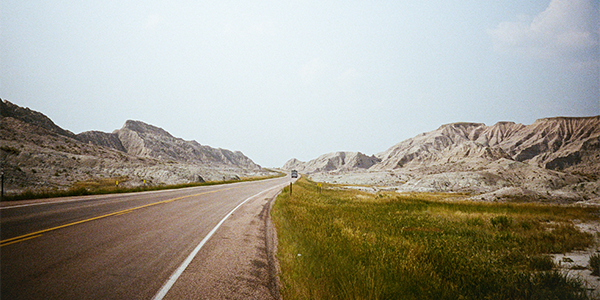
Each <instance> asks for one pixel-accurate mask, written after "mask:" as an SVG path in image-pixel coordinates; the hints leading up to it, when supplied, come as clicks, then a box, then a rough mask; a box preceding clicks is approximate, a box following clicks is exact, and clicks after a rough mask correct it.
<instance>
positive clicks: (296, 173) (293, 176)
mask: <svg viewBox="0 0 600 300" xmlns="http://www.w3.org/2000/svg"><path fill="white" fill-rule="evenodd" d="M292 178H298V171H296V170H292Z"/></svg>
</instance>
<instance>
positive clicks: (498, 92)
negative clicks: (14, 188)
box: [0, 0, 600, 167]
mask: <svg viewBox="0 0 600 300" xmlns="http://www.w3.org/2000/svg"><path fill="white" fill-rule="evenodd" d="M599 15H600V4H599V1H598V0H552V1H550V0H544V1H537V0H529V1H514V0H498V1H481V0H460V1H459V0H454V1H451V0H438V1H414V0H410V1H400V0H392V1H324V0H319V1H308V0H298V1H293V0H292V1H280V0H277V1H260V2H258V1H178V0H171V1H128V0H116V1H112V0H103V1H79V0H72V1H70V0H64V1H59V0H56V1H35V0H31V1H23V0H18V1H17V0H3V1H0V22H1V23H0V26H1V27H0V68H1V72H0V80H1V82H0V97H1V98H2V99H7V100H9V101H11V102H13V103H15V104H17V105H20V106H26V107H29V108H31V109H34V110H37V111H41V112H42V113H44V114H46V115H48V116H49V117H50V118H51V119H52V120H53V121H54V122H55V123H57V124H58V125H59V126H61V127H63V128H65V129H68V130H71V131H73V132H75V133H79V132H82V131H87V130H101V131H106V132H112V131H113V130H114V129H118V128H121V126H122V125H123V124H124V123H125V120H127V119H134V120H141V121H144V122H146V123H150V124H152V125H155V126H158V127H162V128H164V129H165V130H167V131H169V132H170V133H171V134H173V135H174V136H177V137H181V138H184V139H186V140H196V141H198V142H199V143H201V144H206V145H210V146H212V147H219V148H226V149H231V150H240V151H242V152H243V153H244V154H246V155H247V156H249V157H250V158H251V159H253V160H254V161H255V162H256V163H258V164H260V165H262V166H267V167H268V166H275V167H277V166H281V165H283V164H284V163H285V162H286V161H287V160H288V159H290V158H293V157H295V158H298V159H300V160H310V159H313V158H316V157H317V156H319V155H321V154H324V153H328V152H334V151H342V150H347V151H361V152H363V153H366V154H375V153H378V152H382V151H385V150H386V149H387V148H389V147H391V146H392V145H394V144H396V143H398V142H400V141H402V140H405V139H407V138H410V137H413V136H415V135H417V134H419V133H421V132H425V131H431V130H434V129H436V128H438V127H439V126H440V125H442V124H445V123H451V122H458V121H471V122H481V123H486V124H487V125H493V124H494V123H496V122H498V121H515V122H517V123H523V124H531V123H532V122H533V121H535V120H536V119H538V118H544V117H552V116H590V115H600V100H599V99H600V90H599V86H600V75H599V68H600V47H599V35H600V25H599V18H600V17H599Z"/></svg>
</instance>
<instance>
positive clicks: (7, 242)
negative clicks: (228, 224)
mask: <svg viewBox="0 0 600 300" xmlns="http://www.w3.org/2000/svg"><path fill="white" fill-rule="evenodd" d="M234 188H237V187H230V188H225V189H220V190H214V191H208V192H202V193H198V194H193V195H187V196H181V197H177V198H172V199H167V200H163V201H159V202H154V203H149V204H145V205H141V206H137V207H133V208H128V209H124V210H120V211H116V212H112V213H108V214H105V215H101V216H97V217H92V218H89V219H84V220H80V221H76V222H72V223H68V224H64V225H59V226H56V227H51V228H47V229H43V230H39V231H36V232H32V233H28V234H24V235H20V236H16V237H13V238H10V239H5V240H2V241H0V247H4V246H7V245H10V244H14V243H18V242H22V241H26V240H29V239H33V238H36V237H38V236H40V235H41V234H42V233H46V232H49V231H54V230H57V229H61V228H65V227H70V226H73V225H78V224H82V223H86V222H90V221H94V220H98V219H103V218H107V217H111V216H116V215H122V214H126V213H130V212H132V211H134V210H138V209H141V208H145V207H150V206H154V205H158V204H164V203H168V202H172V201H177V200H181V199H185V198H190V197H196V196H200V195H206V194H211V193H216V192H221V191H226V190H231V189H234Z"/></svg>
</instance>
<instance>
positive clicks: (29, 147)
mask: <svg viewBox="0 0 600 300" xmlns="http://www.w3.org/2000/svg"><path fill="white" fill-rule="evenodd" d="M0 112H1V114H0V115H1V121H0V134H1V139H2V140H1V145H0V146H1V147H0V149H1V152H0V155H1V159H2V164H1V171H2V172H3V173H4V174H5V188H6V192H7V193H9V194H10V193H18V192H21V191H23V190H27V189H39V188H45V189H48V188H49V189H53V188H68V187H70V186H72V185H73V184H74V183H76V182H81V181H92V182H93V181H98V180H102V179H108V178H119V179H120V180H121V181H122V182H123V184H125V185H139V184H142V183H143V182H145V183H146V184H178V183H188V182H194V181H199V180H221V179H223V178H226V179H232V178H239V177H240V176H255V175H266V174H268V173H269V171H266V170H263V169H262V168H261V167H260V166H258V165H257V164H255V163H254V162H253V161H252V160H251V159H249V158H248V157H246V156H245V155H244V154H242V153H241V152H239V151H237V152H232V151H229V150H225V149H215V148H212V147H209V146H206V145H200V144H199V143H198V142H196V141H185V140H183V139H180V138H176V137H173V136H172V135H171V134H169V133H168V132H167V131H165V130H163V129H161V128H158V127H155V126H152V125H149V124H145V123H143V122H140V121H127V122H126V123H125V125H124V126H123V128H121V129H119V130H115V131H114V132H112V133H105V132H99V131H87V132H83V133H80V134H74V133H72V132H70V131H68V130H65V129H62V128H60V127H59V126H57V125H56V124H54V122H52V120H50V119H49V118H48V117H46V116H45V115H43V114H42V113H39V112H36V111H32V110H30V109H28V108H22V107H19V106H18V105H15V104H13V103H11V102H9V101H6V100H2V101H0Z"/></svg>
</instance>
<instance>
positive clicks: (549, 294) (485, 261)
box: [272, 178, 600, 300]
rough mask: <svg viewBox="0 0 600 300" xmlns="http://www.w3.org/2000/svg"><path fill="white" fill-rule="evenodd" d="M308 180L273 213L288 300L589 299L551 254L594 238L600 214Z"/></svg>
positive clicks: (286, 193) (587, 243)
mask: <svg viewBox="0 0 600 300" xmlns="http://www.w3.org/2000/svg"><path fill="white" fill-rule="evenodd" d="M320 186H321V184H319V185H317V184H316V183H314V182H311V181H309V180H307V179H305V178H301V179H300V180H298V181H297V182H296V183H295V184H294V185H293V188H292V192H293V193H292V194H291V195H290V189H289V187H286V188H285V189H284V191H283V192H282V193H281V194H280V195H279V197H278V199H277V201H276V203H275V205H274V209H273V212H272V217H273V221H274V223H275V226H276V228H277V233H278V238H279V244H278V253H277V257H278V260H279V263H280V266H281V274H280V276H281V282H282V291H281V292H282V295H283V298H284V299H436V300H439V299H587V298H588V295H587V294H586V289H585V287H584V285H583V283H582V282H581V281H580V280H579V279H577V278H572V277H569V276H567V275H564V274H563V273H560V272H559V271H557V268H556V266H555V264H554V261H553V260H552V258H551V257H550V256H549V255H548V254H551V253H565V252H569V251H572V250H575V249H584V248H586V247H589V246H591V245H592V244H593V242H594V236H592V235H591V234H588V233H584V232H581V231H580V230H578V229H577V228H576V227H575V226H574V225H573V223H572V220H575V219H578V220H582V221H589V220H598V219H599V218H600V217H599V216H598V210H597V209H589V208H577V207H564V206H552V205H541V204H539V205H537V204H523V203H521V204H515V203H483V202H465V201H459V200H456V201H447V200H444V199H447V198H448V197H452V195H450V194H410V195H401V194H395V193H379V194H370V193H364V192H359V191H349V190H340V189H337V188H335V187H332V186H328V185H326V184H322V188H321V187H320Z"/></svg>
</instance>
